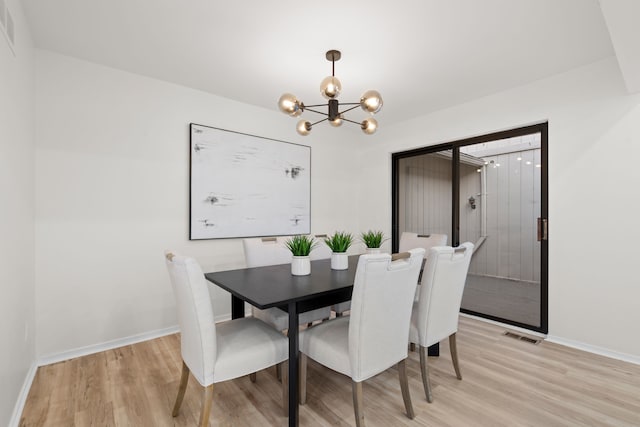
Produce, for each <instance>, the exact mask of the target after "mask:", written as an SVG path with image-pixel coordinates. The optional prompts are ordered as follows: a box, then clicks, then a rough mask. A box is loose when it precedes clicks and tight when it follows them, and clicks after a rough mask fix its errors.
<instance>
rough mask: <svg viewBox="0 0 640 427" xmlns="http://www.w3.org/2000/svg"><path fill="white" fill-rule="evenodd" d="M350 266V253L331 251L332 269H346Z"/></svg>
mask: <svg viewBox="0 0 640 427" xmlns="http://www.w3.org/2000/svg"><path fill="white" fill-rule="evenodd" d="M348 268H349V255H347V253H346V252H332V253H331V269H332V270H346V269H348Z"/></svg>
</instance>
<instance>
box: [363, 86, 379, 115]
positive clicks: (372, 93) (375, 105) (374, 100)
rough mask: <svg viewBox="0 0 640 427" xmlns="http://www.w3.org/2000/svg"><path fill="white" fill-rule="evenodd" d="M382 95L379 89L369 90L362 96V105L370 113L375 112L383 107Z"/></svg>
mask: <svg viewBox="0 0 640 427" xmlns="http://www.w3.org/2000/svg"><path fill="white" fill-rule="evenodd" d="M382 104H383V103H382V96H380V93H379V92H378V91H377V90H368V91H366V92H365V93H363V94H362V97H361V98H360V106H361V107H362V109H363V110H364V111H366V112H368V113H371V114H375V113H377V112H378V111H380V110H381V109H382Z"/></svg>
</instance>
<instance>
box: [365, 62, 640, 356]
mask: <svg viewBox="0 0 640 427" xmlns="http://www.w3.org/2000/svg"><path fill="white" fill-rule="evenodd" d="M545 120H548V121H549V334H550V336H552V337H554V338H555V339H556V340H559V341H564V342H570V343H573V344H575V345H583V346H585V347H589V348H591V349H594V350H599V349H600V350H607V351H610V352H616V353H619V354H620V355H622V356H624V355H628V356H630V357H631V358H632V359H634V360H640V340H638V339H635V337H636V336H637V325H639V324H640V310H638V301H640V281H639V280H638V272H637V250H636V248H635V243H636V242H637V241H638V240H640V231H639V229H638V226H637V217H638V211H639V209H640V199H638V197H637V196H636V195H637V190H636V188H635V186H636V184H637V183H638V182H640V169H639V168H638V166H637V162H638V158H640V96H638V95H635V96H630V95H627V94H626V91H625V87H624V82H623V79H622V77H621V75H620V71H619V69H618V66H617V63H616V60H615V58H613V57H612V58H609V59H606V60H603V61H599V62H596V63H594V64H591V65H589V66H586V67H583V68H580V69H576V70H572V71H570V72H568V73H565V74H562V75H557V76H554V77H552V78H549V79H545V80H541V81H538V82H535V83H532V84H529V85H526V86H522V87H519V88H515V89H513V90H509V91H505V92H501V93H499V94H496V95H493V96H489V97H485V98H481V99H478V100H475V101H473V102H470V103H467V104H464V105H460V106H457V107H454V108H450V109H446V110H441V111H438V112H435V113H433V114H429V115H427V116H424V117H420V118H418V119H415V120H411V121H407V122H404V123H400V124H398V125H396V126H393V127H387V128H381V129H380V134H381V138H380V139H381V140H382V141H383V142H381V143H378V144H375V145H374V146H372V147H371V148H370V149H369V150H368V151H367V152H365V153H363V154H362V155H361V156H360V161H361V164H362V165H363V167H362V168H361V183H360V191H361V193H362V197H361V198H360V203H361V208H360V212H361V217H360V221H361V223H365V222H367V221H377V222H379V224H380V226H382V227H385V230H387V231H389V232H390V231H391V230H390V224H391V210H390V206H391V204H390V203H391V188H390V173H391V172H390V171H391V154H390V153H392V152H397V151H402V150H406V149H410V148H416V147H422V146H426V145H433V144H436V143H441V142H447V141H452V140H457V139H461V138H466V137H470V136H475V135H481V134H486V133H490V132H494V131H498V130H503V129H509V128H513V127H518V126H522V125H526V124H531V123H536V122H541V121H545ZM372 165H375V167H374V166H372ZM374 188H375V191H373V189H374Z"/></svg>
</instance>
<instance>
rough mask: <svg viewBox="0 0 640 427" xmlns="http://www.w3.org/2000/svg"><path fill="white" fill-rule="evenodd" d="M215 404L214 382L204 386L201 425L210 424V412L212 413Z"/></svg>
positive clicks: (206, 426) (202, 426)
mask: <svg viewBox="0 0 640 427" xmlns="http://www.w3.org/2000/svg"><path fill="white" fill-rule="evenodd" d="M212 404H213V384H211V385H210V386H207V387H205V388H204V393H203V395H202V412H200V422H199V423H198V425H199V426H200V427H208V426H209V414H210V413H211V406H212Z"/></svg>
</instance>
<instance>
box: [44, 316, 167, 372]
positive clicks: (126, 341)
mask: <svg viewBox="0 0 640 427" xmlns="http://www.w3.org/2000/svg"><path fill="white" fill-rule="evenodd" d="M178 331H179V329H178V326H177V325H176V326H170V327H168V328H164V329H156V330H155V331H149V332H144V333H142V334H137V335H131V336H129V337H125V338H118V339H115V340H111V341H106V342H103V343H99V344H93V345H88V346H86V347H80V348H76V349H73V350H68V351H63V352H61V353H54V354H49V355H46V356H42V357H40V358H39V359H38V366H45V365H51V364H52V363H58V362H64V361H65V360H69V359H75V358H76V357H81V356H87V355H89V354H94V353H100V352H101V351H107V350H113V349H114V348H118V347H123V346H125V345H131V344H136V343H139V342H143V341H149V340H152V339H155V338H160V337H163V336H165V335H171V334H175V333H176V332H178Z"/></svg>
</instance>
